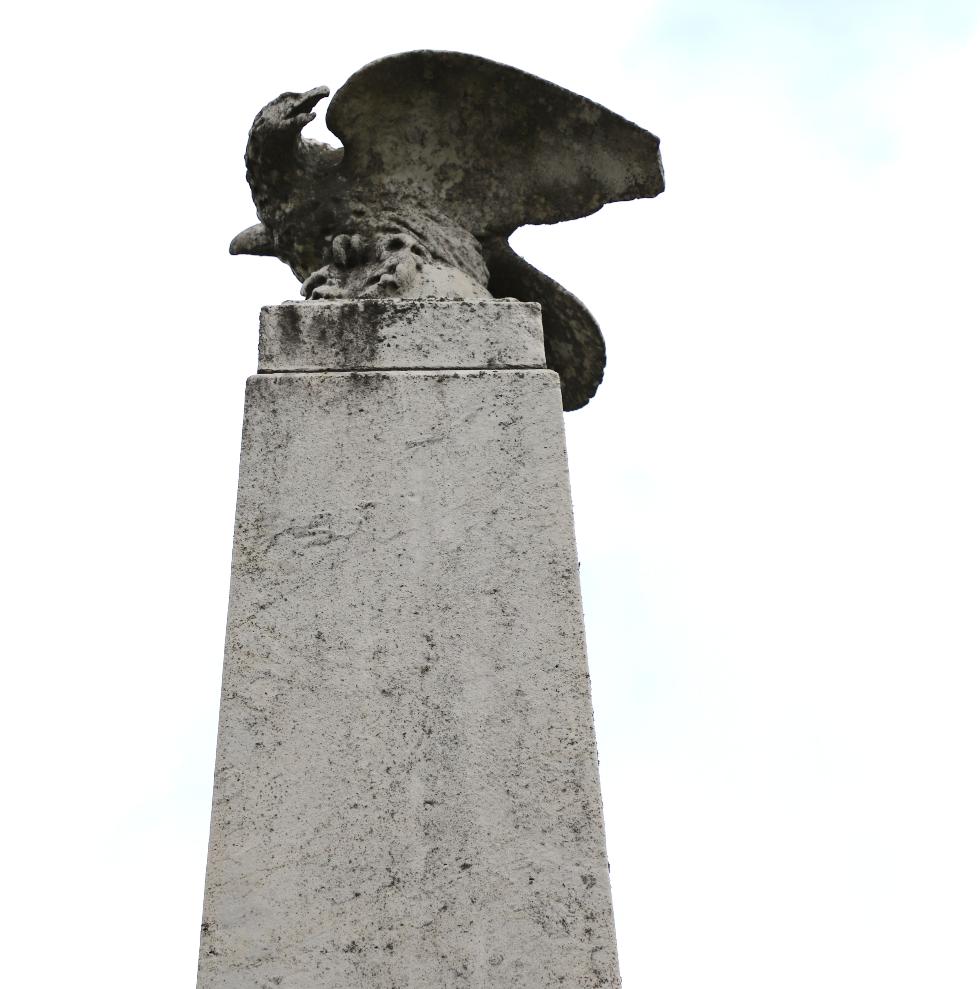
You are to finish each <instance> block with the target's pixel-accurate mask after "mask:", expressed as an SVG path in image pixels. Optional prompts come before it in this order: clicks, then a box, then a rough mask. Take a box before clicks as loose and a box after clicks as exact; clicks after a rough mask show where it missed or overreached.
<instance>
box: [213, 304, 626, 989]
mask: <svg viewBox="0 0 980 989" xmlns="http://www.w3.org/2000/svg"><path fill="white" fill-rule="evenodd" d="M497 305H498V306H499V305H500V304H499V303H497ZM426 308H428V310H429V316H430V317H435V316H438V318H439V319H441V320H445V321H447V322H448V320H449V317H450V313H451V312H452V310H446V309H445V308H443V307H436V309H433V305H432V303H427V304H426ZM515 312H517V310H514V309H513V308H510V309H509V310H507V318H511V317H512V316H513V315H514V313H515ZM267 319H268V317H267ZM515 332H516V331H515ZM521 332H523V331H521ZM451 336H452V333H450V332H449V330H447V332H446V337H447V339H448V338H449V337H451ZM446 346H447V347H449V348H450V349H451V347H452V346H455V344H447V345H446ZM280 985H281V986H283V987H290V989H314V987H316V989H396V987H397V989H423V987H424V989H436V987H450V986H452V987H456V986H471V987H474V989H476V987H480V989H498V987H499V989H504V987H506V989H525V987H526V989H531V987H533V989H543V987H549V989H550V987H555V989H558V987H566V989H570V987H600V986H603V987H615V986H618V985H619V976H618V967H617V958H616V946H615V937H614V932H613V919H612V909H611V903H610V894H609V879H608V865H607V860H606V853H605V843H604V834H603V824H602V810H601V801H600V795H599V784H598V771H597V761H596V752H595V742H594V732H593V726H592V709H591V700H590V691H589V676H588V670H587V664H586V655H585V643H584V635H583V627H582V613H581V604H580V597H579V583H578V564H577V559H576V553H575V543H574V533H573V527H572V514H571V503H570V497H569V490H568V474H567V467H566V460H565V446H564V431H563V421H562V413H561V394H560V389H559V381H558V376H557V375H556V374H555V373H554V372H552V371H549V370H544V369H533V370H458V371H431V370H412V371H387V372H379V371H367V372H350V373H337V372H333V373H314V374H309V373H291V374H261V375H256V376H254V377H252V378H250V379H249V382H248V386H247V390H246V403H245V423H244V430H243V440H242V459H241V473H240V480H239V495H238V506H237V514H236V530H235V543H234V555H233V562H232V581H231V597H230V605H229V616H228V635H227V643H226V653H225V667H224V677H223V685H222V696H221V714H220V727H219V737H218V750H217V760H216V770H215V789H214V805H213V815H212V824H211V840H210V848H209V854H208V872H207V882H206V893H205V905H204V923H203V925H202V941H201V956H200V971H199V981H198V986H199V989H218V987H235V989H246V987H248V989H251V987H255V989H258V987H272V986H280Z"/></svg>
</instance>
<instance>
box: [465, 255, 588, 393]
mask: <svg viewBox="0 0 980 989" xmlns="http://www.w3.org/2000/svg"><path fill="white" fill-rule="evenodd" d="M483 251H484V254H485V255H486V260H487V268H488V269H489V270H490V284H489V285H488V286H487V287H488V288H489V289H490V291H491V292H492V293H493V294H494V295H495V296H496V297H497V298H498V299H500V298H507V297H511V298H514V299H520V300H521V301H522V302H539V303H541V323H542V326H543V328H544V353H545V358H546V360H547V363H548V367H550V368H551V369H552V370H553V371H557V372H558V376H559V377H560V378H561V402H562V407H563V408H564V410H565V411H566V412H572V411H574V410H575V409H580V408H582V406H583V405H585V404H586V402H588V401H589V399H590V398H592V396H593V395H594V394H595V393H596V389H597V388H598V387H599V383H600V382H601V381H602V372H603V370H604V368H605V366H606V345H605V343H604V342H603V340H602V333H600V332H599V327H598V325H597V324H596V321H595V320H594V319H593V318H592V314H591V313H590V312H589V310H588V309H586V308H585V306H583V305H582V303H581V302H579V300H578V299H576V298H575V296H574V295H572V293H571V292H569V291H568V290H567V289H564V288H562V287H561V285H559V284H558V282H556V281H554V280H553V279H551V278H549V277H548V276H547V275H545V274H542V273H541V272H540V271H538V269H537V268H535V267H534V266H533V265H530V264H528V263H527V261H525V260H524V258H522V257H521V256H520V255H518V254H516V253H515V252H514V250H513V249H512V248H511V246H510V245H509V244H508V243H507V241H506V240H505V239H504V238H502V237H501V238H493V239H491V240H487V241H485V242H484V245H483Z"/></svg>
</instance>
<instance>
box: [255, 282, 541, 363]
mask: <svg viewBox="0 0 980 989" xmlns="http://www.w3.org/2000/svg"><path fill="white" fill-rule="evenodd" d="M544 366H545V358H544V343H543V340H542V333H541V310H540V307H539V306H537V305H536V304H535V303H532V302H515V301H510V302H504V301H499V300H496V299H490V300H486V301H483V300H471V301H468V302H440V301H436V300H434V299H426V300H425V301H424V302H422V301H410V300H398V299H391V300H385V301H380V300H369V299H361V300H356V301H344V302H284V303H283V304H282V305H278V306H264V307H263V308H262V313H261V316H260V318H259V371H317V370H325V371H364V370H391V369H403V368H417V369H426V368H454V369H462V368H530V367H544Z"/></svg>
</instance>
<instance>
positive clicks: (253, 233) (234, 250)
mask: <svg viewBox="0 0 980 989" xmlns="http://www.w3.org/2000/svg"><path fill="white" fill-rule="evenodd" d="M228 253H229V254H257V255H259V256H261V257H273V258H274V257H276V245H275V243H274V242H273V240H272V234H271V233H270V232H269V228H268V227H267V226H266V225H265V224H264V223H256V224H255V225H254V226H252V227H249V228H248V229H247V230H243V231H242V232H241V233H240V234H238V235H237V236H236V237H235V238H234V240H232V242H231V243H230V244H229V245H228Z"/></svg>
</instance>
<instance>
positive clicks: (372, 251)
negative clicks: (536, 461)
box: [231, 51, 664, 411]
mask: <svg viewBox="0 0 980 989" xmlns="http://www.w3.org/2000/svg"><path fill="white" fill-rule="evenodd" d="M329 93H330V91H329V90H328V89H327V88H326V87H318V88H316V89H311V90H310V91H309V92H307V93H283V94H282V95H281V96H279V97H277V98H276V99H274V100H273V101H272V102H271V103H269V104H268V105H267V106H266V107H264V108H263V109H262V110H261V111H260V112H259V114H258V116H257V117H256V118H255V122H254V123H253V124H252V129H251V131H250V133H249V138H248V146H247V149H246V153H245V162H246V166H247V177H248V182H249V185H250V187H251V189H252V198H253V199H254V201H255V206H256V210H257V213H258V217H259V220H260V221H261V222H260V223H258V224H256V225H255V226H252V227H249V228H248V229H247V230H244V231H242V233H240V234H239V235H238V236H237V237H235V239H234V240H233V241H232V243H231V253H232V254H260V255H270V256H273V257H278V258H279V259H280V260H281V261H284V262H285V263H286V264H288V265H289V266H290V268H292V270H293V272H294V274H295V275H296V277H297V278H299V279H300V280H301V281H302V283H303V286H302V292H303V295H304V297H305V298H308V299H343V298H377V297H382V298H385V297H389V298H390V297H401V298H408V299H412V298H415V299H418V298H441V299H479V298H488V297H496V298H515V299H518V300H521V301H525V302H538V303H540V305H541V308H542V320H543V323H544V334H545V351H546V354H547V360H548V366H549V367H550V368H552V369H553V370H555V371H557V372H558V374H559V377H560V379H561V388H562V404H563V406H564V408H565V409H566V411H567V410H571V409H577V408H580V407H581V406H583V405H585V404H586V402H588V401H589V399H590V398H591V397H592V396H593V395H594V394H595V391H596V389H597V388H598V387H599V383H600V381H601V380H602V372H603V368H604V366H605V346H604V344H603V340H602V335H601V333H600V332H599V328H598V326H597V325H596V322H595V320H594V319H593V318H592V316H591V314H590V313H589V311H588V310H587V309H586V308H585V306H583V305H582V303H581V302H579V300H578V299H576V298H575V296H573V295H572V294H571V293H569V292H568V291H566V290H565V289H564V288H562V287H561V286H560V285H558V284H557V283H556V282H554V281H552V280H551V279H550V278H548V277H547V276H546V275H544V274H542V273H541V272H540V271H538V270H536V269H535V268H534V267H532V266H531V265H530V264H528V263H527V262H526V261H525V260H524V259H523V258H521V257H519V256H518V255H517V254H515V253H514V251H513V250H512V249H511V248H510V246H509V244H508V242H507V239H508V237H509V236H510V235H511V234H512V233H513V232H514V230H516V229H517V228H518V227H520V226H522V225H524V224H527V223H556V222H558V221H560V220H571V219H575V218H576V217H580V216H587V215H588V214H589V213H594V212H595V211H596V210H598V209H600V208H601V207H602V206H603V205H604V204H605V203H609V202H616V201H620V200H627V199H639V198H647V197H652V196H656V195H657V194H658V193H660V192H662V191H663V188H664V179H663V167H662V165H661V161H660V141H659V139H658V138H656V137H655V136H654V135H653V134H650V133H648V132H647V131H645V130H643V129H642V128H640V127H637V126H636V125H635V124H631V123H630V122H629V121H627V120H624V119H623V118H622V117H620V116H618V115H617V114H615V113H612V112H611V111H609V110H607V109H605V108H604V107H601V106H599V105H598V104H597V103H593V102H591V101H590V100H587V99H585V98H584V97H581V96H577V95H575V94H574V93H570V92H569V91H568V90H565V89H561V88H560V87H558V86H555V85H553V84H551V83H549V82H545V81H544V80H542V79H538V78H537V77H535V76H532V75H528V74H527V73H525V72H521V71H519V70H518V69H513V68H509V67H508V66H505V65H500V64H498V63H496V62H491V61H488V60H487V59H483V58H478V57H476V56H474V55H464V54H460V53H458V52H436V51H417V52H408V53H406V54H402V55H393V56H391V57H389V58H384V59H381V60H379V61H377V62H372V63H371V64H370V65H368V66H366V67H365V68H363V69H361V70H360V71H359V72H356V73H355V74H354V75H353V76H352V77H351V78H350V79H349V80H348V81H347V83H346V84H345V85H344V86H342V87H341V89H340V90H339V91H338V92H337V94H336V95H335V96H334V98H333V100H332V101H331V102H330V105H329V107H328V108H327V115H326V122H327V126H328V127H329V129H330V130H331V131H332V132H333V133H334V134H335V135H337V137H339V138H340V139H341V141H342V142H343V147H342V148H334V147H331V146H330V145H329V144H322V143H319V142H316V141H311V140H308V139H306V138H304V137H302V136H301V133H300V132H301V131H302V129H303V128H304V127H305V126H306V124H308V123H309V122H310V121H311V120H313V119H314V117H315V114H314V113H313V112H312V111H313V107H314V106H315V105H316V104H317V103H318V102H320V100H322V99H324V98H325V97H327V96H329Z"/></svg>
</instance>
